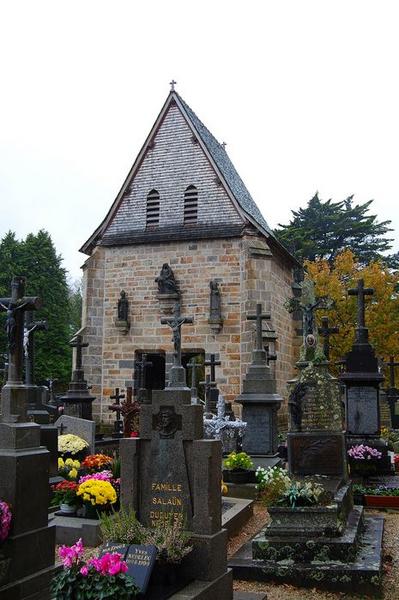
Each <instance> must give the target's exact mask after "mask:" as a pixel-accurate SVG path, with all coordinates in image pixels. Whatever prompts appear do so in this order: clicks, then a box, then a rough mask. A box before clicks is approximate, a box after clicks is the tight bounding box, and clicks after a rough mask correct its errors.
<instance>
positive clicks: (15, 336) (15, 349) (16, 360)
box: [0, 277, 42, 387]
mask: <svg viewBox="0 0 399 600" xmlns="http://www.w3.org/2000/svg"><path fill="white" fill-rule="evenodd" d="M25 281H26V280H25V277H13V279H12V282H11V297H10V298H0V312H4V311H5V312H6V314H7V318H6V332H7V342H8V382H7V385H8V386H11V387H12V386H14V385H22V383H23V382H22V366H23V340H24V312H25V311H33V310H38V309H39V308H40V307H41V305H42V303H41V300H40V298H38V297H37V296H24V293H25Z"/></svg>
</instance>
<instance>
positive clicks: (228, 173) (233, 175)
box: [175, 92, 274, 237]
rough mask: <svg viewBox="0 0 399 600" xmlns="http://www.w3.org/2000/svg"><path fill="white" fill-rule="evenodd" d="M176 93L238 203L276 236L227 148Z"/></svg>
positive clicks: (261, 225)
mask: <svg viewBox="0 0 399 600" xmlns="http://www.w3.org/2000/svg"><path fill="white" fill-rule="evenodd" d="M175 94H176V96H177V97H178V99H179V101H180V102H181V104H182V105H183V108H184V110H185V112H186V113H187V116H188V118H189V119H190V121H191V123H192V125H193V126H194V128H195V130H196V131H197V132H198V135H199V136H200V137H201V140H202V141H203V143H204V144H205V146H206V148H207V150H208V152H209V154H210V155H211V156H212V158H213V160H214V161H215V163H216V166H217V167H218V169H219V170H220V172H221V174H222V175H223V177H224V179H225V181H226V183H227V185H228V186H229V188H230V190H231V192H232V194H233V195H234V197H235V199H236V200H237V202H238V204H239V205H240V206H241V208H242V209H243V210H244V211H245V212H246V213H247V214H249V215H250V216H251V217H252V218H253V219H254V220H255V221H256V223H257V224H258V225H260V227H262V228H263V229H265V230H266V231H267V233H268V234H269V235H272V236H273V237H274V235H273V232H272V230H271V229H270V227H269V225H268V224H267V222H266V220H265V219H264V217H263V215H262V213H261V212H260V210H259V208H258V207H257V205H256V204H255V201H254V200H253V198H252V196H251V194H250V193H249V191H248V190H247V188H246V187H245V184H244V182H243V180H242V179H241V177H240V176H239V174H238V173H237V171H236V169H235V167H234V165H233V163H232V162H231V160H230V158H229V157H228V154H227V152H226V150H225V149H224V148H223V146H222V145H221V144H219V142H218V141H217V140H216V139H215V137H214V136H213V135H212V134H211V132H210V131H209V130H208V129H207V128H206V127H205V125H204V124H203V123H202V121H200V119H199V118H198V117H197V115H196V114H195V112H194V111H193V110H192V109H191V108H190V107H189V106H188V104H186V102H185V101H184V100H183V98H182V97H181V96H180V95H179V94H177V92H175Z"/></svg>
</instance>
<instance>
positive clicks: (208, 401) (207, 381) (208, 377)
mask: <svg viewBox="0 0 399 600" xmlns="http://www.w3.org/2000/svg"><path fill="white" fill-rule="evenodd" d="M199 384H200V385H203V386H204V395H205V414H208V413H210V412H211V398H210V392H211V389H212V388H214V387H216V381H214V380H212V378H211V375H205V381H200V382H199Z"/></svg>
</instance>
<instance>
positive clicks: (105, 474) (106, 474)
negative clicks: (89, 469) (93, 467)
mask: <svg viewBox="0 0 399 600" xmlns="http://www.w3.org/2000/svg"><path fill="white" fill-rule="evenodd" d="M89 479H99V480H100V481H111V479H112V472H111V471H107V470H104V471H100V472H99V473H92V474H91V475H83V477H81V478H80V479H79V484H81V483H84V482H85V481H88V480H89Z"/></svg>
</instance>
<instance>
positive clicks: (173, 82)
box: [169, 79, 177, 92]
mask: <svg viewBox="0 0 399 600" xmlns="http://www.w3.org/2000/svg"><path fill="white" fill-rule="evenodd" d="M176 84H177V81H175V80H174V79H172V81H170V82H169V85H170V91H171V92H174V91H175V85H176Z"/></svg>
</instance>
